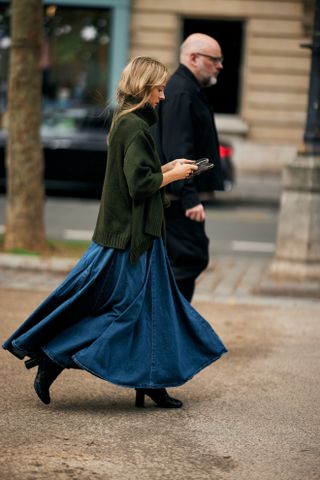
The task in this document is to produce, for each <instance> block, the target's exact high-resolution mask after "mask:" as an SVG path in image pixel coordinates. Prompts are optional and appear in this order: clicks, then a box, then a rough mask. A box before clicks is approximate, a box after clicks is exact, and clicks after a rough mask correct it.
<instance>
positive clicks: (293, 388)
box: [0, 259, 320, 480]
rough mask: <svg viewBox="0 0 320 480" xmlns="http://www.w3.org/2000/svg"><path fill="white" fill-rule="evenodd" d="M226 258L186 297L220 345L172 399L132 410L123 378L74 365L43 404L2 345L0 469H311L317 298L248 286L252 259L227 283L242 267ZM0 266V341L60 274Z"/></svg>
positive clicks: (88, 474)
mask: <svg viewBox="0 0 320 480" xmlns="http://www.w3.org/2000/svg"><path fill="white" fill-rule="evenodd" d="M229 261H230V259H226V262H227V263H224V264H223V266H221V268H222V267H223V268H222V271H224V272H226V270H225V268H226V267H228V268H229V269H230V271H231V272H233V273H232V274H230V275H229V276H228V275H224V276H222V280H221V281H220V282H217V285H216V287H215V288H214V290H213V292H215V293H214V294H212V292H211V290H210V293H208V286H209V285H210V282H211V281H212V279H213V272H211V271H210V270H209V272H208V273H207V274H206V275H204V276H203V278H202V279H201V281H200V282H199V286H198V293H197V295H196V296H195V301H194V306H195V307H196V309H197V310H198V311H199V312H200V313H201V314H202V315H203V316H204V317H205V318H206V319H207V320H208V321H209V322H210V323H211V324H212V326H213V327H214V328H215V330H216V332H217V333H218V334H219V336H220V337H221V338H222V339H223V341H224V342H225V344H226V346H227V348H228V353H227V354H226V355H224V356H223V357H222V358H221V359H220V360H219V361H218V362H216V363H214V364H213V365H210V366H209V367H208V368H206V369H205V370H203V371H202V372H200V373H199V375H197V376H196V377H195V378H193V379H192V380H191V381H190V382H188V383H186V384H185V385H183V386H182V387H179V388H178V389H169V392H170V393H172V395H174V396H176V397H177V398H179V399H181V400H182V401H183V402H184V407H183V408H182V409H181V410H178V411H164V410H162V409H157V408H155V406H154V404H152V402H151V401H148V402H147V406H146V408H145V409H136V408H135V407H134V392H133V391H132V390H131V389H126V388H119V387H116V386H115V385H113V384H110V383H108V382H104V381H102V380H100V379H98V378H96V377H94V376H92V375H90V374H88V373H87V372H83V371H81V370H67V371H64V372H63V373H62V375H61V377H59V378H58V379H57V381H56V382H55V383H54V385H53V387H52V389H51V396H52V403H51V404H50V405H49V406H45V405H43V404H41V403H40V401H39V400H38V398H37V397H36V395H35V392H34V390H33V380H34V375H35V371H34V370H30V371H27V370H26V369H25V368H24V365H23V363H22V362H20V361H18V360H17V359H15V358H14V357H12V356H11V355H9V354H8V353H7V352H5V351H3V350H1V349H0V362H1V365H2V370H1V373H2V375H1V376H0V429H1V431H2V432H3V435H2V436H1V438H0V479H1V480H2V479H10V480H20V479H21V478H25V479H30V480H69V479H77V480H91V479H93V478H94V479H97V480H106V479H110V480H150V479H154V480H163V479H168V480H169V479H170V480H181V478H185V479H186V480H216V479H217V480H218V479H219V480H257V479H259V480H274V479H277V480H301V479H307V480H318V479H319V476H320V464H319V458H320V451H319V418H320V410H319V397H320V385H319V381H318V378H319V368H320V362H319V339H320V321H319V319H320V304H319V302H315V301H312V300H306V299H302V298H300V299H293V298H290V299H289V301H288V300H286V299H285V298H283V297H280V299H278V300H277V299H275V298H272V297H268V296H267V297H262V296H254V295H252V294H250V295H248V294H247V287H246V284H248V283H250V282H249V280H248V279H249V277H250V275H252V278H253V277H254V275H256V274H257V271H258V270H257V271H256V272H255V273H252V270H251V274H250V275H249V273H247V274H246V275H245V276H244V278H247V280H246V281H245V280H244V279H243V280H242V281H241V282H238V283H237V281H236V277H237V275H240V274H241V269H242V268H243V267H244V266H243V265H241V268H240V264H239V263H236V264H235V265H234V266H232V265H230V263H228V262H229ZM260 266H261V268H263V265H262V263H261V265H260ZM213 271H214V270H213ZM236 271H237V272H238V273H237V275H236V274H235V272H236ZM1 273H2V275H1V279H2V285H1V286H0V318H1V323H0V332H1V339H2V340H4V339H6V338H8V336H9V335H10V334H11V333H12V332H13V331H14V330H15V329H16V328H17V327H18V326H19V325H20V324H21V323H22V321H23V320H24V319H25V318H26V317H27V316H28V315H29V313H30V312H31V311H32V310H33V309H34V308H36V306H37V305H38V304H39V303H40V302H41V301H42V300H43V299H44V298H45V296H46V295H47V293H48V291H49V290H50V289H51V288H53V287H54V285H55V284H57V283H58V282H59V281H60V280H61V278H62V276H63V275H62V274H61V273H52V272H48V271H37V272H33V273H31V272H30V271H17V270H13V269H11V270H9V269H8V270H6V271H4V272H3V271H2V272H1ZM3 274H4V275H3ZM3 276H5V277H6V283H5V282H3ZM245 282H247V283H245ZM208 300H210V301H208ZM241 303H243V304H241Z"/></svg>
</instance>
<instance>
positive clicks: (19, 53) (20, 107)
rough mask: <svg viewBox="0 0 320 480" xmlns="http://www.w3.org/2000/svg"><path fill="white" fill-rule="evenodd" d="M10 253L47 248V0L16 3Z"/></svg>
mask: <svg viewBox="0 0 320 480" xmlns="http://www.w3.org/2000/svg"><path fill="white" fill-rule="evenodd" d="M11 12H12V16H11V39H12V44H11V51H10V70H9V94H8V96H9V110H8V113H9V130H8V133H9V135H8V143H7V152H6V167H7V205H6V234H5V249H6V250H12V249H15V248H22V249H26V250H30V251H41V250H44V249H46V248H47V243H46V238H45V229H44V186H43V170H44V168H43V152H42V146H41V141H40V122H41V80H42V79H41V75H42V72H41V69H40V52H41V44H42V39H43V8H42V0H11Z"/></svg>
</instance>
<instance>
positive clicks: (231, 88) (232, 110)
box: [183, 18, 243, 114]
mask: <svg viewBox="0 0 320 480" xmlns="http://www.w3.org/2000/svg"><path fill="white" fill-rule="evenodd" d="M197 32H199V33H205V34H206V35H210V36H211V37H214V38H215V39H216V40H217V41H218V42H219V44H220V46H221V49H222V54H223V56H224V64H223V70H222V71H221V73H220V75H219V80H218V83H217V84H216V85H214V86H213V87H210V88H207V89H206V94H207V95H208V98H209V101H210V103H211V104H212V106H213V108H214V111H215V112H216V113H229V114H236V113H238V112H239V96H240V91H241V88H240V83H241V79H240V67H241V62H242V46H243V22H242V21H239V20H203V19H198V18H185V19H184V21H183V38H184V39H185V38H186V37H188V36H189V35H191V34H192V33H197Z"/></svg>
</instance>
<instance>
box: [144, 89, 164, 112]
mask: <svg viewBox="0 0 320 480" xmlns="http://www.w3.org/2000/svg"><path fill="white" fill-rule="evenodd" d="M164 87H165V85H157V86H156V87H153V89H152V90H151V93H150V97H149V100H148V102H149V103H150V105H152V106H153V108H155V107H156V106H157V105H158V103H159V102H160V100H164V99H165V96H164Z"/></svg>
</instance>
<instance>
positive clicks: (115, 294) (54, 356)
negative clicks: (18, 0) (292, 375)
mask: <svg viewBox="0 0 320 480" xmlns="http://www.w3.org/2000/svg"><path fill="white" fill-rule="evenodd" d="M166 79H167V69H166V67H164V65H162V64H161V63H159V62H157V61H156V60H153V59H151V58H147V57H137V58H135V59H134V60H132V61H131V62H130V63H129V64H128V65H127V66H126V68H125V69H124V71H123V73H122V77H121V79H120V82H119V86H118V91H117V109H116V112H115V115H114V118H113V123H112V127H111V132H110V136H109V148H108V161H107V166H106V174H105V180H104V187H103V192H102V197H101V204H100V210H99V215H98V219H97V223H96V227H95V231H94V235H93V241H92V243H91V245H90V246H89V248H88V250H87V251H86V252H85V254H84V255H83V257H82V258H81V259H80V261H79V262H78V264H77V265H76V266H75V267H74V269H73V270H72V271H71V272H70V274H69V275H68V276H67V277H66V279H65V280H64V281H63V283H62V284H61V285H60V286H59V287H58V288H57V289H56V290H55V291H54V292H53V293H52V294H51V295H50V296H49V297H48V298H47V299H46V300H45V301H44V302H43V303H42V304H41V305H40V306H39V307H38V308H37V309H36V310H35V311H34V312H33V313H32V314H31V316H30V317H29V318H28V319H27V320H26V321H25V322H24V323H23V324H22V325H21V326H20V328H18V330H17V331H16V332H15V333H14V334H13V335H12V336H11V337H10V338H9V339H8V340H7V341H6V342H5V344H4V345H3V347H4V348H5V349H7V350H9V351H10V352H11V353H12V354H13V355H15V356H16V357H18V358H20V359H23V358H24V357H25V356H28V357H30V359H29V360H27V361H26V362H25V363H26V367H27V368H31V367H33V366H36V365H38V372H37V375H36V378H35V382H34V388H35V391H36V393H37V395H38V397H39V398H40V400H41V401H42V402H43V403H45V404H49V403H50V394H49V388H50V386H51V385H52V383H53V382H54V380H55V379H56V378H57V376H58V375H59V374H60V373H61V372H62V370H63V369H64V368H81V369H83V370H86V371H88V372H90V373H92V374H94V375H96V376H98V377H100V378H102V379H104V380H108V381H110V382H113V383H115V384H117V385H121V386H126V387H131V388H135V389H136V406H137V407H142V406H144V397H145V395H148V396H149V397H150V398H151V399H153V400H154V402H155V403H156V404H157V405H158V406H159V407H163V408H179V407H181V406H182V402H180V401H179V400H176V399H174V398H172V397H170V396H169V395H168V393H167V391H166V387H170V386H172V387H173V386H178V385H181V384H183V383H185V382H186V381H187V380H189V379H190V378H191V377H192V376H193V375H195V374H196V373H197V372H198V371H199V370H201V369H202V368H204V367H205V366H207V365H208V364H210V363H211V362H213V361H215V360H217V359H218V358H219V357H220V356H221V355H222V354H223V353H224V352H225V351H226V349H225V347H224V346H223V344H222V342H221V341H220V339H219V338H218V337H217V335H216V334H215V332H214V331H213V330H212V328H211V327H210V326H209V324H208V323H207V322H206V321H205V320H204V319H203V318H202V317H201V316H200V315H199V314H198V313H197V312H196V311H195V310H194V309H193V308H192V307H191V305H190V304H189V303H188V302H187V301H186V300H185V299H184V298H183V296H182V295H181V294H180V293H179V291H178V289H177V286H176V283H175V281H174V278H173V275H172V272H171V269H170V266H169V263H168V260H167V256H166V253H165V249H164V245H163V240H162V235H163V231H164V224H163V202H164V197H163V187H164V186H165V185H167V184H168V183H171V182H173V181H176V180H180V179H183V178H186V177H187V176H188V175H190V174H191V173H192V172H193V171H194V170H196V169H197V167H196V166H195V165H194V162H193V161H191V160H185V159H179V160H174V161H172V162H170V163H168V164H167V165H165V166H163V167H161V165H160V161H159V158H158V155H157V153H156V150H155V146H154V143H153V140H152V137H151V135H150V132H149V128H150V125H152V124H153V123H155V122H156V120H157V115H156V112H155V110H154V109H155V106H156V105H157V104H158V103H159V101H160V100H162V99H163V98H164V93H163V91H164V86H165V83H166Z"/></svg>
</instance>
